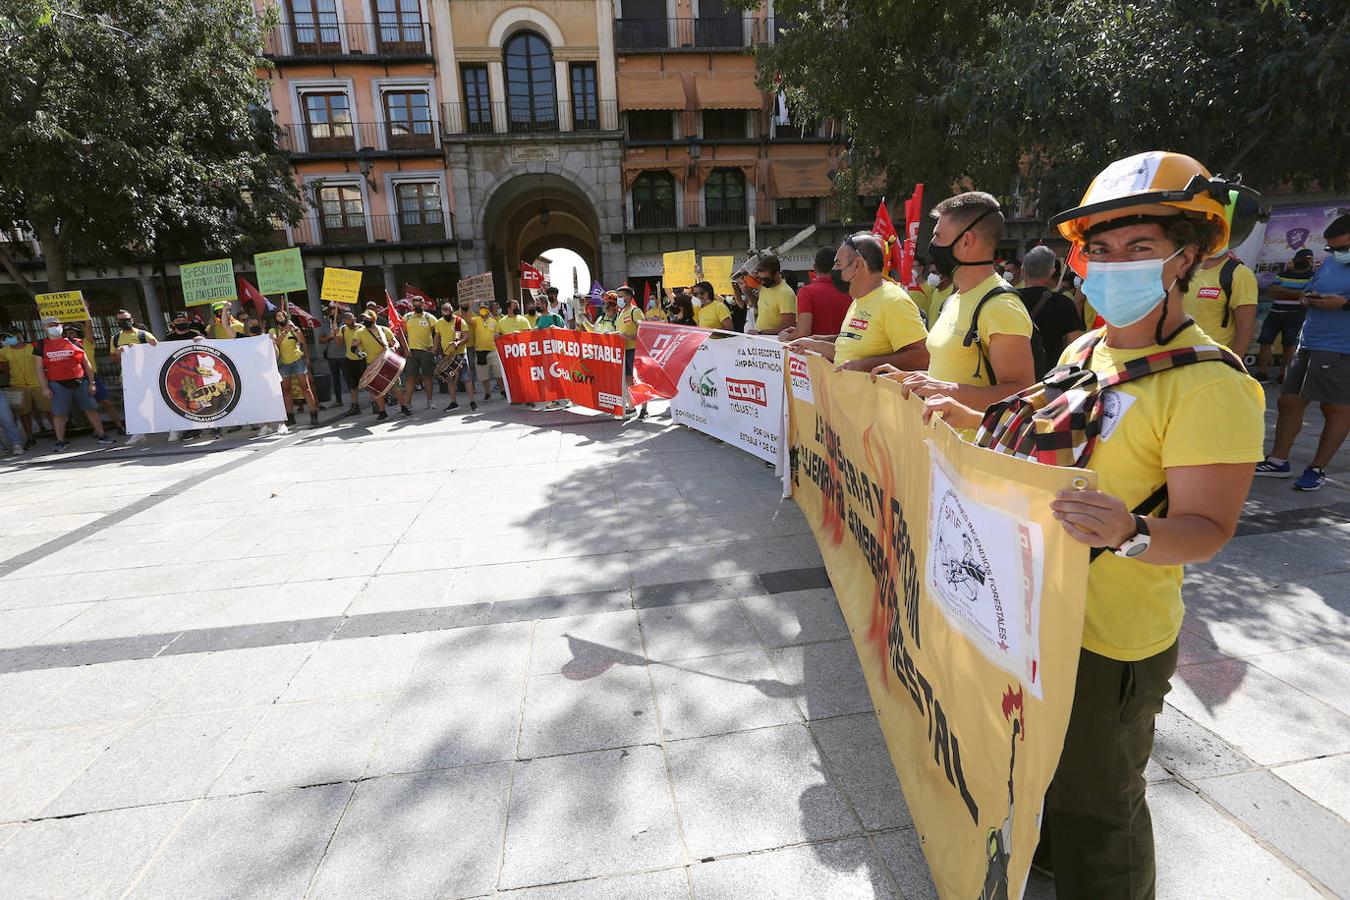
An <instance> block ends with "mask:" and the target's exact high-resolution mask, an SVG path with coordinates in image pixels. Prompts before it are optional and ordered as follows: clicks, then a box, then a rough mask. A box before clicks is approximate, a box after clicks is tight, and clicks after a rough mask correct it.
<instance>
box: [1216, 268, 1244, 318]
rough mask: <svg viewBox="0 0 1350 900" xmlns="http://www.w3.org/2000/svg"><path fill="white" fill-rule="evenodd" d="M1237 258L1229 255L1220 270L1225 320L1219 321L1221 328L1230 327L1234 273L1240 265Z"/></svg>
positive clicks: (1220, 287)
mask: <svg viewBox="0 0 1350 900" xmlns="http://www.w3.org/2000/svg"><path fill="white" fill-rule="evenodd" d="M1240 265H1241V263H1239V262H1238V261H1237V260H1236V259H1233V257H1231V256H1230V257H1228V258H1227V259H1225V260H1224V261H1223V268H1222V269H1220V270H1219V290H1221V291H1223V321H1222V322H1220V323H1219V327H1220V328H1227V327H1228V320H1229V319H1230V318H1232V315H1233V307H1232V305H1231V304H1232V302H1233V273H1234V272H1236V271H1237V267H1238V266H1240Z"/></svg>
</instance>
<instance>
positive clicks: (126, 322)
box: [117, 319, 131, 331]
mask: <svg viewBox="0 0 1350 900" xmlns="http://www.w3.org/2000/svg"><path fill="white" fill-rule="evenodd" d="M117 327H118V328H120V329H122V330H123V331H130V330H131V320H130V319H118V320H117Z"/></svg>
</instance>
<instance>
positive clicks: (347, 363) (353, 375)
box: [342, 359, 366, 406]
mask: <svg viewBox="0 0 1350 900" xmlns="http://www.w3.org/2000/svg"><path fill="white" fill-rule="evenodd" d="M342 365H343V366H344V367H345V368H346V371H347V391H348V393H350V394H351V395H352V406H360V405H361V392H360V391H358V390H357V389H356V386H357V385H358V384H360V383H361V376H362V375H364V374H365V373H366V363H365V360H361V359H344V360H343V361H342Z"/></svg>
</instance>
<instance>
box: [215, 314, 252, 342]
mask: <svg viewBox="0 0 1350 900" xmlns="http://www.w3.org/2000/svg"><path fill="white" fill-rule="evenodd" d="M206 336H207V337H209V338H214V339H215V340H218V341H227V340H231V339H233V338H237V337H243V336H244V323H243V322H240V321H239V320H238V319H236V318H234V317H233V316H231V317H230V320H229V321H228V322H222V321H221V320H220V319H216V318H212V319H211V324H210V325H208V326H206Z"/></svg>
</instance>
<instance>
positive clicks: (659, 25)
mask: <svg viewBox="0 0 1350 900" xmlns="http://www.w3.org/2000/svg"><path fill="white" fill-rule="evenodd" d="M772 25H773V22H772V20H768V19H743V18H741V17H739V16H737V17H735V18H732V17H726V18H722V17H707V18H697V19H689V18H684V19H632V18H624V19H615V20H614V45H615V47H617V48H618V50H619V52H620V53H631V52H634V51H644V50H646V51H658V50H737V49H743V48H745V47H753V46H754V45H756V44H764V43H767V42H768V41H769V37H770V35H771V34H772V31H773V27H772Z"/></svg>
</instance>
